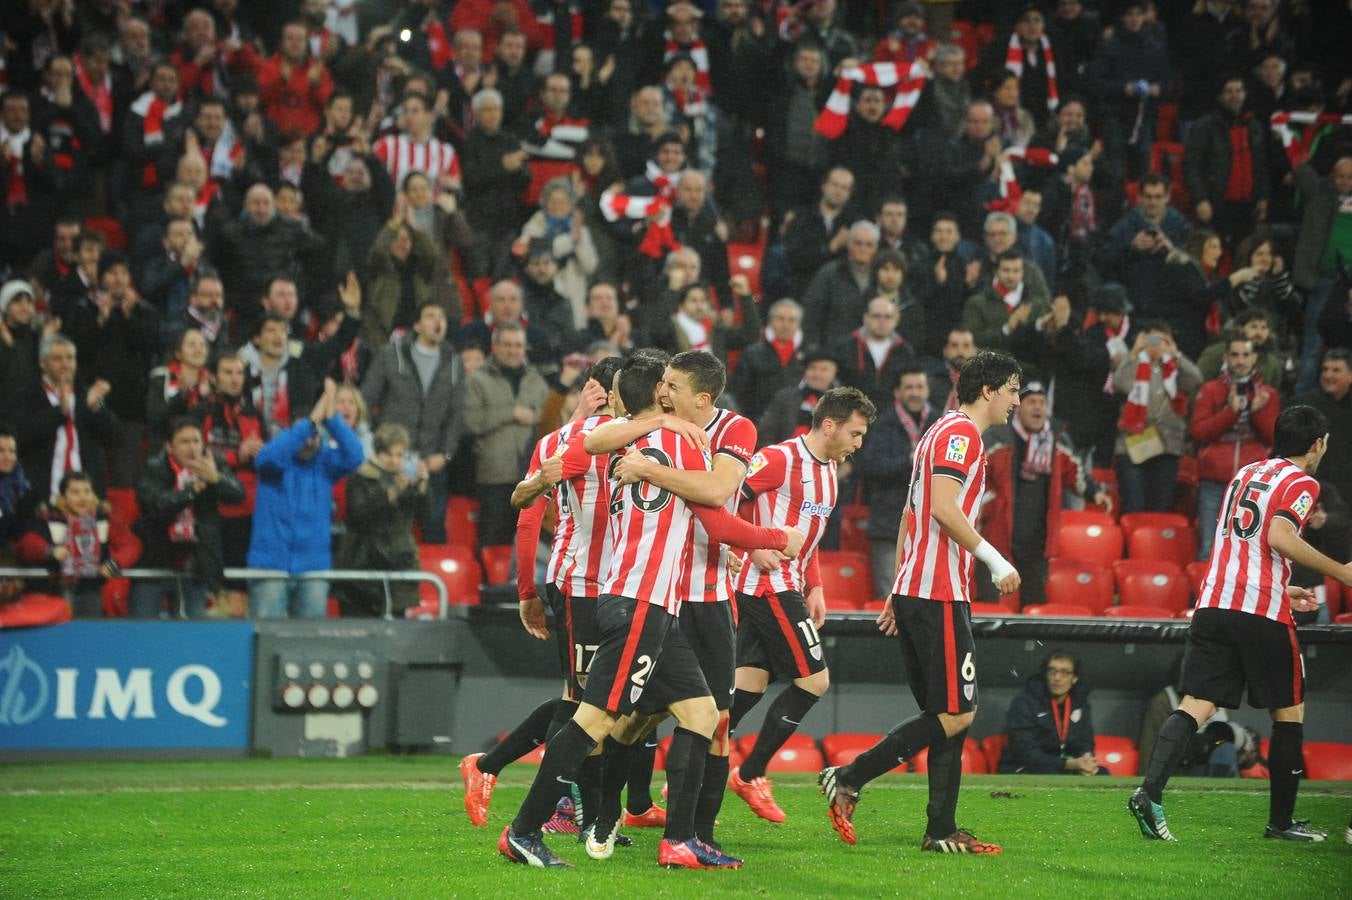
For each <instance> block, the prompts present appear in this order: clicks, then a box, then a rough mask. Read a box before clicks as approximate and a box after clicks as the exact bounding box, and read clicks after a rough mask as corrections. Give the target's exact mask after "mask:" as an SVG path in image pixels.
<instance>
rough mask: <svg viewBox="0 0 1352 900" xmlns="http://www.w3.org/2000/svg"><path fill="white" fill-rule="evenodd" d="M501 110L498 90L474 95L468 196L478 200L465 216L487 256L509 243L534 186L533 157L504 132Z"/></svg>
mask: <svg viewBox="0 0 1352 900" xmlns="http://www.w3.org/2000/svg"><path fill="white" fill-rule="evenodd" d="M502 106H503V100H502V95H501V94H499V93H498V92H497V91H495V90H489V89H485V90H482V91H479V93H477V94H475V95H474V101H473V108H474V127H473V128H472V129H470V132H469V137H468V138H467V139H466V141H465V169H464V173H465V192H466V193H467V194H468V195H469V196H470V197H473V198H474V202H473V203H470V204H469V205H468V206H467V207H466V209H465V215H467V216H468V217H469V221H470V224H471V225H472V226H473V227H474V230H475V231H476V232H478V234H479V235H480V246H481V247H482V248H483V249H484V250H485V251H486V252H489V253H491V252H493V251H495V250H496V249H497V248H499V247H502V246H504V245H506V244H509V243H510V238H509V237H508V235H510V234H511V233H512V232H514V231H515V230H516V228H517V223H518V222H520V221H521V203H520V200H519V199H518V198H519V197H520V196H521V194H522V192H523V191H524V190H525V189H526V186H527V185H529V184H530V169H529V168H527V166H526V162H527V159H528V156H529V152H528V151H527V150H526V148H525V147H523V146H522V145H521V139H520V138H519V137H518V136H517V134H516V133H515V132H514V131H509V130H505V129H504V128H503V127H502V119H503V109H502ZM606 186H607V187H608V186H609V185H606ZM494 264H495V266H500V265H504V264H505V260H501V261H499V260H496V259H495V260H494ZM492 270H493V271H500V269H499V268H496V267H495V268H493V269H492Z"/></svg>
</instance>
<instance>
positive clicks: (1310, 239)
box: [1291, 156, 1352, 393]
mask: <svg viewBox="0 0 1352 900" xmlns="http://www.w3.org/2000/svg"><path fill="white" fill-rule="evenodd" d="M1291 175H1292V177H1293V178H1294V179H1295V182H1296V188H1297V190H1299V191H1300V193H1301V196H1302V197H1303V198H1304V204H1303V206H1304V210H1303V212H1302V213H1301V220H1300V230H1299V231H1298V232H1297V235H1298V236H1297V238H1296V254H1295V264H1294V267H1293V272H1292V280H1293V281H1295V284H1296V287H1297V288H1299V289H1300V290H1301V291H1303V292H1304V293H1305V295H1306V296H1307V297H1308V298H1309V300H1308V301H1307V302H1306V304H1305V332H1304V334H1303V335H1302V336H1301V354H1300V375H1299V377H1298V379H1297V381H1296V390H1297V391H1300V392H1301V393H1305V392H1308V391H1310V390H1312V389H1313V388H1314V386H1315V382H1316V381H1317V380H1318V376H1319V374H1320V365H1319V359H1320V356H1319V346H1320V344H1319V315H1320V313H1322V312H1323V311H1324V304H1325V303H1326V302H1327V301H1328V297H1329V292H1330V291H1332V290H1333V283H1334V281H1335V280H1336V278H1337V274H1338V268H1339V262H1338V260H1339V257H1341V258H1342V260H1343V264H1346V263H1347V261H1348V260H1352V238H1349V237H1348V234H1349V232H1352V211H1349V210H1348V206H1349V198H1352V156H1343V157H1341V158H1339V159H1338V161H1337V162H1336V163H1334V164H1333V168H1332V170H1330V172H1329V174H1328V177H1327V178H1320V177H1319V174H1318V173H1317V172H1315V170H1314V168H1313V167H1312V166H1311V165H1310V164H1309V163H1308V162H1306V163H1304V164H1302V165H1299V166H1297V167H1296V169H1295V171H1294V172H1292V173H1291Z"/></svg>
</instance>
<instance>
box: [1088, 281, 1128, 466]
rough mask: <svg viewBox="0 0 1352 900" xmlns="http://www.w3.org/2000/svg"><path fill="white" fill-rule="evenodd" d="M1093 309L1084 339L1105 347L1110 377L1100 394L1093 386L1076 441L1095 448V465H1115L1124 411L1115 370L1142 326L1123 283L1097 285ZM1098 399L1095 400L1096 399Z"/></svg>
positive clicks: (1092, 296) (1102, 386) (1094, 346)
mask: <svg viewBox="0 0 1352 900" xmlns="http://www.w3.org/2000/svg"><path fill="white" fill-rule="evenodd" d="M1089 306H1090V312H1092V313H1093V314H1094V315H1095V316H1096V317H1097V319H1098V321H1097V322H1095V323H1094V324H1093V325H1091V326H1090V327H1089V328H1088V329H1086V330H1085V333H1084V334H1085V340H1086V341H1087V342H1088V344H1089V346H1090V347H1093V348H1099V347H1102V348H1103V351H1104V352H1105V353H1106V354H1107V357H1108V377H1107V378H1105V380H1104V383H1103V384H1102V385H1101V389H1100V390H1099V392H1098V396H1097V397H1095V394H1094V392H1093V389H1092V388H1091V389H1090V395H1089V396H1090V398H1091V402H1090V403H1089V408H1090V409H1091V410H1092V412H1091V413H1090V414H1089V415H1087V416H1086V417H1085V421H1084V423H1083V425H1082V428H1083V429H1084V431H1083V432H1081V433H1082V434H1084V435H1085V437H1084V439H1083V440H1078V439H1077V444H1078V445H1080V446H1084V447H1086V448H1092V449H1093V453H1094V467H1095V468H1102V467H1107V466H1111V465H1113V456H1114V454H1113V448H1114V446H1116V443H1117V420H1118V417H1119V416H1120V414H1121V411H1122V402H1121V398H1119V397H1118V396H1117V393H1116V391H1114V389H1113V380H1112V377H1111V375H1112V373H1113V372H1115V371H1116V370H1117V366H1118V364H1119V363H1121V362H1122V360H1124V359H1126V357H1127V353H1128V351H1129V350H1130V348H1131V344H1132V343H1133V342H1134V341H1135V340H1136V334H1137V332H1138V331H1139V330H1140V329H1139V327H1138V326H1137V324H1135V323H1133V322H1132V321H1131V317H1130V316H1129V315H1127V291H1126V289H1125V288H1123V287H1122V285H1120V284H1105V285H1101V286H1100V287H1098V288H1097V289H1096V290H1095V291H1094V293H1093V294H1092V295H1091V297H1090V304H1089ZM1095 399H1096V400H1097V401H1098V402H1093V400H1095Z"/></svg>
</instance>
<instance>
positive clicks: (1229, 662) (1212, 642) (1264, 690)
mask: <svg viewBox="0 0 1352 900" xmlns="http://www.w3.org/2000/svg"><path fill="white" fill-rule="evenodd" d="M1246 684H1247V685H1248V687H1249V703H1250V705H1252V706H1256V707H1258V708H1259V709H1285V708H1286V707H1288V706H1297V705H1299V704H1300V703H1303V702H1304V700H1305V659H1304V658H1303V657H1302V656H1301V655H1300V643H1299V642H1298V641H1297V640H1296V629H1295V628H1294V627H1292V626H1291V625H1286V624H1283V623H1281V622H1276V621H1273V620H1272V619H1267V618H1264V617H1263V616H1256V615H1254V614H1252V613H1246V612H1241V611H1239V610H1236V609H1199V610H1197V612H1196V613H1194V614H1193V617H1192V625H1190V626H1189V627H1188V645H1187V648H1186V649H1185V650H1184V651H1183V677H1182V680H1181V681H1180V682H1179V690H1180V691H1182V692H1183V693H1184V694H1187V695H1189V696H1192V697H1196V698H1197V699H1199V700H1206V701H1208V702H1210V703H1214V704H1216V705H1217V706H1223V707H1225V708H1226V709H1238V708H1239V701H1240V698H1241V697H1242V696H1243V694H1244V686H1245V685H1246Z"/></svg>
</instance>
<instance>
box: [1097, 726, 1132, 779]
mask: <svg viewBox="0 0 1352 900" xmlns="http://www.w3.org/2000/svg"><path fill="white" fill-rule="evenodd" d="M1094 755H1095V756H1097V757H1098V759H1099V764H1100V765H1102V766H1104V767H1105V768H1107V770H1108V772H1109V773H1110V774H1112V775H1137V774H1139V770H1140V765H1141V754H1140V752H1139V751H1138V750H1137V749H1136V743H1135V742H1134V741H1133V740H1132V739H1131V738H1124V737H1114V736H1112V735H1107V734H1100V735H1097V736H1096V737H1095V738H1094Z"/></svg>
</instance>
